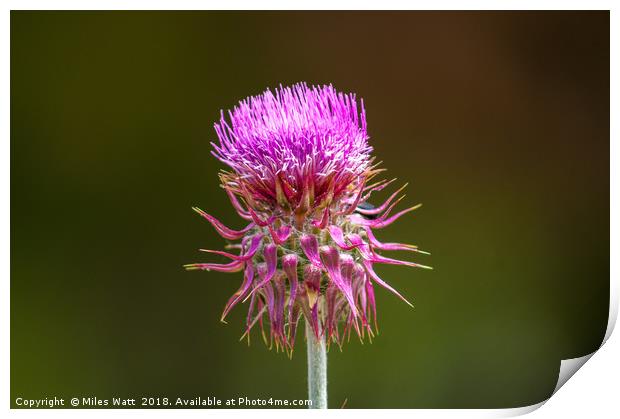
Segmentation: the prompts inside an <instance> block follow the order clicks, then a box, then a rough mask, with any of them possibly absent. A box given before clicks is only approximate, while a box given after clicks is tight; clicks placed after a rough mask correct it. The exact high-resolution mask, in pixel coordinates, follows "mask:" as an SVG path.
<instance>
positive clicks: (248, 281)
mask: <svg viewBox="0 0 620 419" xmlns="http://www.w3.org/2000/svg"><path fill="white" fill-rule="evenodd" d="M253 280H254V266H253V265H252V264H251V263H249V264H248V265H247V266H246V268H245V275H244V278H243V283H242V284H241V288H239V290H237V292H235V293H234V294H233V296H232V297H230V299H229V300H228V303H227V304H226V306H225V307H224V312H223V313H222V317H221V319H220V320H221V321H224V319H225V318H226V316H227V315H228V313H229V312H230V310H232V308H233V307H234V306H235V305H237V303H238V302H239V301H240V300H241V299H242V298H243V297H245V294H246V293H247V292H248V290H249V289H250V286H251V285H252V281H253Z"/></svg>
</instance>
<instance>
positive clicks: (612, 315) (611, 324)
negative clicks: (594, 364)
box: [496, 281, 618, 417]
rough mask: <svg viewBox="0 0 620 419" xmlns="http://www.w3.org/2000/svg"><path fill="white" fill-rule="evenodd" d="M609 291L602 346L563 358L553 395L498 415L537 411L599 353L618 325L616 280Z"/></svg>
mask: <svg viewBox="0 0 620 419" xmlns="http://www.w3.org/2000/svg"><path fill="white" fill-rule="evenodd" d="M609 291H610V295H609V297H610V301H609V317H608V319H607V329H606V331H605V337H603V341H602V342H601V344H600V346H599V347H598V348H596V350H595V351H594V352H592V353H589V354H587V355H584V356H580V357H577V358H569V359H562V360H561V361H560V372H559V374H558V382H557V383H556V385H555V388H554V389H553V393H551V395H550V396H549V397H548V398H547V399H545V400H543V401H541V402H539V403H535V404H532V405H529V406H523V407H515V408H510V409H501V410H499V411H498V413H499V414H498V415H497V416H496V417H515V416H522V415H527V414H528V413H531V412H533V411H535V410H536V409H538V408H539V407H542V405H544V404H545V403H547V402H548V401H549V400H550V399H551V397H553V395H554V394H555V393H557V392H558V390H559V389H560V388H562V386H563V385H564V384H566V383H567V382H568V380H569V379H570V378H571V377H572V376H573V375H575V373H576V372H577V371H579V369H580V368H581V367H583V366H584V365H585V363H586V362H588V361H589V360H590V358H592V356H594V354H595V353H597V352H598V351H599V350H600V349H601V348H602V347H603V346H604V345H605V343H606V342H607V340H608V339H609V337H610V336H611V333H612V332H613V330H614V328H615V326H616V320H617V318H618V289H617V284H615V283H614V281H612V283H611V287H610V290H609Z"/></svg>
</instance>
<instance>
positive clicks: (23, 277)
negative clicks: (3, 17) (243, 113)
mask: <svg viewBox="0 0 620 419" xmlns="http://www.w3.org/2000/svg"><path fill="white" fill-rule="evenodd" d="M297 81H307V82H309V83H333V84H334V85H335V86H336V88H338V89H340V90H344V91H353V92H356V93H357V94H358V95H359V96H361V97H363V98H364V101H365V104H366V110H367V113H368V124H369V130H370V134H371V143H372V146H373V147H374V149H375V154H376V155H377V156H378V158H379V159H380V160H382V161H384V166H385V167H386V168H388V169H389V171H388V175H391V176H393V177H397V178H398V179H399V181H400V182H402V183H404V182H409V183H410V186H409V187H408V197H407V199H406V202H407V203H409V204H415V203H418V202H422V203H423V204H424V206H423V207H422V209H420V210H419V211H417V212H416V213H414V215H411V216H408V217H406V218H404V219H401V220H400V221H399V222H398V223H397V224H395V225H393V226H392V227H391V228H389V229H386V230H385V231H383V232H382V234H381V235H380V238H383V239H385V240H388V241H402V242H412V243H416V244H418V245H420V246H421V248H423V249H425V250H428V251H430V252H432V256H430V257H428V256H423V255H420V256H419V257H418V258H416V260H418V261H419V262H421V263H424V264H430V265H432V266H434V267H435V270H434V271H421V270H413V269H408V268H404V267H393V268H389V267H386V268H380V273H381V274H382V276H384V277H385V278H386V279H388V280H389V281H390V283H391V284H393V285H394V286H395V287H396V288H397V289H399V290H401V291H402V292H403V293H404V295H405V296H407V297H409V298H411V299H412V300H413V301H414V303H415V305H416V307H415V309H413V310H412V309H411V308H409V307H408V306H407V305H405V304H403V303H402V302H400V301H399V300H398V299H397V298H395V297H394V296H393V295H390V294H389V293H387V292H384V290H379V291H378V308H379V321H380V335H379V336H378V337H377V339H375V341H374V342H373V343H372V344H364V345H361V344H360V343H359V342H358V341H354V340H352V341H351V343H350V344H348V345H346V346H345V349H344V351H343V352H339V351H338V350H337V349H332V351H331V352H330V354H329V384H330V388H329V396H330V405H331V407H336V408H337V407H340V406H341V405H342V404H343V403H344V402H345V400H346V406H347V407H349V408H380V407H381V408H499V407H517V406H523V405H528V404H532V403H536V402H539V401H541V400H543V399H544V398H546V397H548V396H549V395H550V394H551V392H552V391H553V389H554V387H555V384H556V381H557V375H558V371H559V365H560V360H561V359H563V358H572V357H578V356H582V355H585V354H587V353H589V352H591V351H593V350H594V349H596V348H597V347H598V345H599V344H600V343H601V340H602V338H603V335H604V331H605V328H606V323H607V314H608V298H609V294H608V287H609V13H608V12H498V13H490V12H111V11H110V12H25V11H17V12H15V11H14V12H12V13H11V217H12V218H11V399H12V403H14V399H15V397H18V396H22V397H26V398H40V397H52V396H58V397H73V396H78V397H87V396H97V397H99V398H106V397H112V396H126V397H129V396H135V397H139V396H153V397H158V396H159V397H170V398H174V397H184V398H192V397H197V396H202V397H203V398H204V397H207V396H215V397H218V398H220V399H225V398H232V397H239V396H247V397H250V398H269V397H274V398H279V399H300V398H304V397H305V395H306V383H305V368H306V365H305V362H306V360H305V348H304V343H303V341H302V340H301V339H300V340H298V345H297V348H298V349H297V351H296V353H295V354H294V356H293V359H292V360H289V359H288V358H287V357H286V356H285V355H284V354H276V353H275V352H273V351H271V352H270V351H269V350H268V349H266V348H265V347H264V345H263V344H262V342H260V339H259V336H258V335H257V334H255V335H254V336H253V344H252V346H251V347H248V346H247V345H246V344H245V343H240V342H239V341H238V339H239V337H240V335H241V331H242V324H241V322H242V318H243V315H244V312H245V309H242V308H238V309H236V310H235V311H234V312H233V313H232V315H231V316H230V317H229V324H227V325H224V324H222V323H220V322H219V317H220V313H221V310H222V308H223V306H224V304H225V302H226V301H227V299H228V297H229V296H230V295H231V294H232V293H233V292H234V291H235V290H236V289H237V287H238V284H239V283H240V281H241V276H240V274H238V275H228V274H220V273H216V272H211V273H206V272H185V271H184V270H183V269H182V268H181V266H182V265H183V264H185V263H190V262H198V261H205V260H206V259H208V257H207V256H208V255H204V254H201V253H199V252H198V251H197V249H198V248H201V247H202V248H220V247H221V246H222V245H223V242H222V240H221V239H220V238H219V236H218V235H217V234H216V233H215V232H214V230H213V229H212V227H211V226H210V225H209V224H208V223H206V222H205V221H204V220H202V219H201V218H200V217H199V216H197V215H196V214H194V213H193V212H192V211H191V209H190V208H191V207H192V206H193V205H197V206H199V207H201V208H203V209H205V210H208V212H210V213H212V214H214V215H215V216H217V217H219V218H220V219H221V220H222V221H224V222H225V223H226V224H227V225H230V226H233V227H238V226H241V225H242V224H243V223H242V220H239V219H238V217H237V216H236V215H235V214H234V212H233V211H232V210H231V207H230V204H229V203H228V201H227V198H226V196H225V194H224V193H223V192H222V191H221V190H220V188H219V187H218V179H217V171H218V170H219V169H220V168H222V166H221V164H220V163H218V162H217V161H216V160H215V159H214V158H213V157H212V156H211V155H210V145H209V141H211V140H213V139H214V138H215V135H214V131H213V128H212V124H213V122H214V121H215V120H216V119H217V118H218V115H219V111H220V109H222V108H224V109H226V108H229V107H231V106H233V105H234V104H235V103H236V102H237V101H238V100H239V99H241V98H243V97H245V96H247V95H250V94H257V93H259V92H261V91H262V90H263V89H265V88H266V87H272V88H273V87H276V86H278V85H279V84H280V83H282V84H291V83H294V82H297ZM386 194H387V192H386ZM577 379H578V378H577Z"/></svg>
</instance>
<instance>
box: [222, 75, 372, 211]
mask: <svg viewBox="0 0 620 419" xmlns="http://www.w3.org/2000/svg"><path fill="white" fill-rule="evenodd" d="M229 119H230V122H228V121H227V120H226V118H225V117H224V114H223V113H222V117H221V119H220V122H219V123H217V124H215V130H216V132H217V134H218V137H219V140H220V141H219V145H218V144H213V147H214V149H215V151H214V153H213V154H214V155H215V156H216V157H217V158H218V159H219V160H221V161H222V162H223V163H225V164H227V165H228V166H230V168H231V169H232V170H233V173H230V174H226V175H225V176H224V178H225V182H226V184H228V187H229V189H230V190H231V191H233V192H234V193H237V194H240V195H244V196H245V197H246V200H247V203H248V204H249V205H250V206H252V207H253V209H255V210H259V211H260V210H271V211H273V210H276V209H279V210H282V211H288V210H296V211H297V212H298V213H300V212H303V213H304V214H306V213H307V212H308V211H312V210H313V209H315V208H317V207H322V206H325V205H330V204H331V202H333V201H337V200H339V199H340V198H341V197H342V196H343V195H346V194H347V193H349V192H350V191H351V190H352V189H355V187H356V186H357V185H359V184H360V182H362V181H363V178H364V173H365V172H366V171H367V170H368V168H369V166H370V161H371V158H370V151H371V150H372V149H371V147H370V146H368V142H367V140H368V134H367V133H366V115H365V113H364V109H363V105H362V107H361V110H358V106H357V102H356V99H355V95H354V94H343V93H338V92H336V90H335V89H334V88H333V87H332V86H323V87H312V88H309V87H308V86H306V84H304V83H300V84H297V85H295V86H293V87H286V88H282V87H281V88H280V89H276V92H275V94H274V93H272V92H271V91H270V90H267V91H266V92H265V93H263V94H262V95H259V96H256V97H250V98H247V99H245V100H243V101H241V103H239V105H238V106H237V107H235V108H234V109H233V110H232V111H231V112H229Z"/></svg>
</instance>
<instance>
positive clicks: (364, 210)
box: [353, 201, 379, 220]
mask: <svg viewBox="0 0 620 419" xmlns="http://www.w3.org/2000/svg"><path fill="white" fill-rule="evenodd" d="M376 208H377V207H375V206H374V205H373V204H371V203H370V202H366V201H364V202H360V203H359V204H357V208H355V211H353V212H355V213H356V214H359V215H361V216H362V217H364V218H366V219H367V220H376V219H377V218H378V217H379V214H372V213H368V211H369V210H370V211H372V210H374V209H376Z"/></svg>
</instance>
